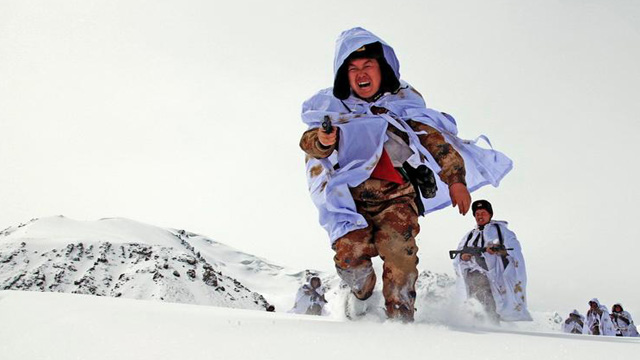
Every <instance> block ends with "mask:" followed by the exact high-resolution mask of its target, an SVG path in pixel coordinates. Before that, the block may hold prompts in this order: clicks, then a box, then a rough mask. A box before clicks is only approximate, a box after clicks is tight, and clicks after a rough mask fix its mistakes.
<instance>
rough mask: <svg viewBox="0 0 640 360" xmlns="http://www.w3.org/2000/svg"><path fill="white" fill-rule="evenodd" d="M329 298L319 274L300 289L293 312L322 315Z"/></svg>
mask: <svg viewBox="0 0 640 360" xmlns="http://www.w3.org/2000/svg"><path fill="white" fill-rule="evenodd" d="M326 303H327V300H326V299H325V298H324V289H322V282H321V281H320V278H319V277H317V276H314V277H312V278H311V279H310V280H309V283H308V284H304V285H302V286H301V287H300V289H298V293H297V294H296V302H295V304H294V305H293V309H291V312H294V313H296V314H307V315H322V310H323V309H324V304H326Z"/></svg>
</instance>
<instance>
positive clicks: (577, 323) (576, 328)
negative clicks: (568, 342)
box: [562, 309, 584, 334]
mask: <svg viewBox="0 0 640 360" xmlns="http://www.w3.org/2000/svg"><path fill="white" fill-rule="evenodd" d="M582 329H584V316H582V315H580V312H578V310H575V309H574V310H573V311H572V312H571V313H569V317H568V318H567V320H565V321H564V325H562V330H563V331H564V332H566V333H568V334H582Z"/></svg>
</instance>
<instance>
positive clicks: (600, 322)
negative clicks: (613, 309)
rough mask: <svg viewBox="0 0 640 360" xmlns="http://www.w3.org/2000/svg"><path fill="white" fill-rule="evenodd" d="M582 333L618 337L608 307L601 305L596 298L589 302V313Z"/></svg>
mask: <svg viewBox="0 0 640 360" xmlns="http://www.w3.org/2000/svg"><path fill="white" fill-rule="evenodd" d="M582 333H583V334H587V335H602V336H615V335H616V331H615V329H614V327H613V323H612V322H611V317H610V316H609V311H608V310H607V307H606V306H604V305H600V301H599V300H598V299H596V298H593V299H591V300H590V301H589V311H587V320H586V322H585V326H584V329H582Z"/></svg>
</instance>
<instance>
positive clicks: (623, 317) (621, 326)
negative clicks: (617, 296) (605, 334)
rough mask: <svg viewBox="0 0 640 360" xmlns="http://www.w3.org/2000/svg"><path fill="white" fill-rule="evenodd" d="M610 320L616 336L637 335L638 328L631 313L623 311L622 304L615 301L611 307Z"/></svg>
mask: <svg viewBox="0 0 640 360" xmlns="http://www.w3.org/2000/svg"><path fill="white" fill-rule="evenodd" d="M611 321H612V322H613V327H614V329H615V330H616V336H627V337H638V336H640V335H639V334H638V329H637V328H636V325H635V324H634V323H633V319H632V318H631V314H629V312H628V311H624V309H623V308H622V304H620V303H616V304H614V305H613V306H612V307H611Z"/></svg>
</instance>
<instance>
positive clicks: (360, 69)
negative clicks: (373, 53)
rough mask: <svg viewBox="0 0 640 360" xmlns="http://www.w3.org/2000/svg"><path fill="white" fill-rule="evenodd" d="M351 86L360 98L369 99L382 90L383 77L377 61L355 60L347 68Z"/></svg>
mask: <svg viewBox="0 0 640 360" xmlns="http://www.w3.org/2000/svg"><path fill="white" fill-rule="evenodd" d="M347 69H348V74H349V86H351V90H353V92H355V93H356V95H358V96H359V97H361V98H363V99H367V98H370V97H372V96H373V95H375V94H376V93H377V92H378V90H380V83H381V82H382V75H381V73H380V64H379V63H378V60H376V59H366V58H365V59H355V60H351V61H350V62H349V65H348V67H347Z"/></svg>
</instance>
